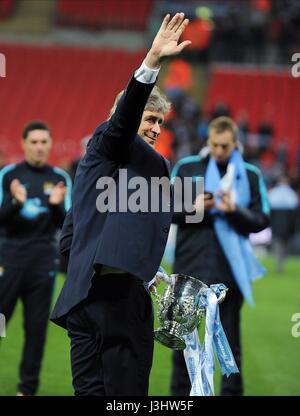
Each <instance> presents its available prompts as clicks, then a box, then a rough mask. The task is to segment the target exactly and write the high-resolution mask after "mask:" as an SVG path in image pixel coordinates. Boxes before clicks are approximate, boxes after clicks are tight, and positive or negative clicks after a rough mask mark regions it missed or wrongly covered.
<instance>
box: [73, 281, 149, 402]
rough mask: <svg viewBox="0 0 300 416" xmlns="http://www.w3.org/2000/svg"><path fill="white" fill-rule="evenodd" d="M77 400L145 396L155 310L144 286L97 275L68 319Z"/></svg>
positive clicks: (138, 282)
mask: <svg viewBox="0 0 300 416" xmlns="http://www.w3.org/2000/svg"><path fill="white" fill-rule="evenodd" d="M66 325H67V330H68V335H69V337H70V341H71V366H72V377H73V387H74V391H75V395H76V396H121V395H122V396H146V395H147V394H148V383H149V375H150V370H151V366H152V358H153V346H154V331H153V308H152V301H151V297H150V294H149V292H148V291H147V289H146V288H145V287H144V284H143V282H142V280H140V279H137V278H136V277H134V276H132V275H129V274H109V275H96V276H95V277H94V278H93V285H92V288H91V290H90V292H89V295H88V297H87V299H85V300H84V301H83V302H81V303H80V304H79V305H78V306H77V307H75V309H73V310H72V311H71V312H70V313H69V314H68V316H67V320H66Z"/></svg>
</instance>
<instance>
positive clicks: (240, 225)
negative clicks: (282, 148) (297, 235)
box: [227, 173, 270, 235]
mask: <svg viewBox="0 0 300 416" xmlns="http://www.w3.org/2000/svg"><path fill="white" fill-rule="evenodd" d="M250 191H251V202H250V205H249V208H239V207H238V208H237V210H236V211H235V212H232V213H230V214H227V219H228V221H229V223H230V225H231V226H232V227H233V228H234V229H235V230H236V231H237V232H238V233H240V234H244V235H247V234H249V233H257V232H259V231H262V230H263V229H265V228H266V227H268V226H269V224H270V210H269V205H268V201H267V192H266V188H265V185H264V181H263V178H262V175H261V173H259V174H253V177H252V180H251V181H250Z"/></svg>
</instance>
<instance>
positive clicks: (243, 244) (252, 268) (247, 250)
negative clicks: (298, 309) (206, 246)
mask: <svg viewBox="0 0 300 416" xmlns="http://www.w3.org/2000/svg"><path fill="white" fill-rule="evenodd" d="M204 180H205V190H207V191H209V192H212V193H213V194H214V195H215V193H216V192H218V191H220V190H223V191H227V192H228V191H230V192H231V196H232V197H233V198H234V200H235V203H236V205H237V206H239V207H241V208H247V207H248V206H249V204H250V186H249V181H248V177H247V172H246V169H245V166H244V161H243V158H242V156H241V155H240V153H239V151H238V150H234V151H233V152H232V154H231V157H230V160H229V163H228V167H227V173H226V175H225V176H224V177H223V178H221V175H220V172H219V169H218V166H217V163H216V161H215V159H213V158H212V157H211V158H210V159H209V163H208V166H207V169H206V173H205V178H204ZM216 199H217V198H216ZM217 202H218V200H217ZM211 213H212V215H213V216H214V229H215V232H216V235H217V238H218V240H219V243H220V245H221V247H222V250H223V252H224V254H225V256H226V259H227V260H228V262H229V265H230V267H231V270H232V274H233V276H234V278H235V280H236V283H237V285H238V287H239V289H240V291H241V293H242V294H243V296H244V298H245V299H246V301H247V302H248V303H249V304H250V305H251V306H253V305H254V302H253V296H252V281H253V280H256V279H258V278H259V277H261V276H263V275H264V274H265V269H264V268H263V267H262V265H261V264H260V263H259V261H258V260H257V259H256V257H255V255H254V253H253V250H252V247H251V245H250V242H249V239H248V238H247V237H244V236H242V235H240V234H238V233H237V232H236V231H235V230H234V229H233V228H232V226H231V225H230V224H229V222H228V221H227V219H226V216H225V214H224V213H223V212H221V211H219V210H217V209H214V210H211Z"/></svg>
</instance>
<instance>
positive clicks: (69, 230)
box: [59, 208, 73, 259]
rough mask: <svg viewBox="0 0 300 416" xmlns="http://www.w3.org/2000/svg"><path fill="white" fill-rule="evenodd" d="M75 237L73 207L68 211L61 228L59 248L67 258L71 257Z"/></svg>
mask: <svg viewBox="0 0 300 416" xmlns="http://www.w3.org/2000/svg"><path fill="white" fill-rule="evenodd" d="M72 239H73V214H72V208H71V209H70V210H69V211H68V212H67V215H66V217H65V220H64V223H63V227H62V230H61V235H60V240H59V248H60V253H61V255H62V256H64V257H65V258H67V259H68V258H69V256H70V250H71V245H72Z"/></svg>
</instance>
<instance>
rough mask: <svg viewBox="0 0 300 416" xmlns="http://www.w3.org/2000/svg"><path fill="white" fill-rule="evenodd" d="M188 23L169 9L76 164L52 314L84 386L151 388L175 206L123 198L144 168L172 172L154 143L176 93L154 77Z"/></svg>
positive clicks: (93, 390) (142, 391)
mask: <svg viewBox="0 0 300 416" xmlns="http://www.w3.org/2000/svg"><path fill="white" fill-rule="evenodd" d="M187 24H188V20H187V19H185V18H184V14H183V13H177V14H176V15H175V16H174V17H173V18H172V19H170V16H169V15H167V16H166V17H165V18H164V20H163V22H162V25H161V27H160V29H159V31H158V33H157V35H156V37H155V39H154V41H153V44H152V46H151V48H150V50H149V52H148V54H147V55H146V58H145V60H144V62H143V64H142V65H141V67H140V68H139V69H138V70H137V71H135V73H134V76H133V77H132V79H131V80H130V82H129V84H128V86H127V88H126V90H125V91H124V92H123V93H122V94H119V96H118V97H117V102H116V103H115V105H114V107H113V109H112V113H113V114H111V117H110V119H109V120H108V121H107V122H105V123H103V124H101V125H100V126H99V127H98V128H97V129H96V131H95V133H94V135H93V137H92V139H91V140H90V142H89V144H88V147H87V152H86V155H85V156H84V157H83V158H82V160H81V161H80V163H79V166H78V169H77V172H76V177H75V182H74V192H73V206H72V210H71V211H70V212H69V213H68V215H67V218H66V221H65V224H64V228H63V232H62V237H61V251H62V252H63V253H64V254H65V255H67V256H69V266H68V277H67V280H66V282H65V285H64V287H63V289H62V292H61V294H60V297H59V299H58V301H57V304H56V306H55V309H54V311H53V314H52V320H53V321H54V322H55V323H57V324H58V325H61V326H63V327H65V328H67V330H68V334H69V337H70V339H71V364H72V375H73V386H74V389H75V394H76V395H97V396H103V395H106V396H111V395H147V392H148V380H149V374H150V369H151V365H152V354H153V315H152V304H151V298H150V296H149V292H147V290H145V284H146V286H147V283H148V282H149V281H151V279H152V278H153V277H154V276H155V274H156V272H157V269H158V267H159V264H160V261H161V258H162V255H163V252H164V248H165V245H166V241H167V237H168V232H169V227H170V223H171V219H172V213H171V212H170V211H171V209H170V210H169V212H163V211H167V210H162V209H160V210H159V212H151V210H149V209H146V210H145V209H141V210H140V212H135V213H134V212H130V210H126V209H125V210H122V209H121V205H122V206H124V202H125V205H126V206H127V202H128V203H129V202H130V197H131V196H132V189H131V190H130V189H127V188H129V187H128V180H129V181H130V180H131V179H133V178H136V177H138V178H139V179H143V181H144V183H146V185H150V183H151V179H152V178H153V177H159V178H162V177H167V178H169V168H168V164H167V162H166V160H165V159H164V158H163V157H162V156H161V155H159V154H158V153H157V152H156V151H155V149H154V147H155V143H156V140H157V138H158V136H159V133H160V125H161V124H162V122H163V120H164V115H165V114H166V113H167V112H168V110H169V103H168V101H167V100H166V98H165V97H164V96H163V95H162V94H161V93H160V92H159V90H158V88H156V87H154V84H155V81H156V78H157V74H158V71H159V68H160V65H161V61H162V58H164V57H166V56H172V55H176V54H178V53H180V52H181V51H182V50H183V49H184V48H185V47H186V46H187V45H189V44H190V42H189V41H185V42H182V43H179V42H178V41H179V38H180V35H181V34H182V32H183V31H184V29H185V27H186V26H187ZM124 172H126V175H127V176H126V177H127V182H126V183H125V184H124V181H123V179H122V178H121V176H122V175H123V173H124ZM105 178H106V179H107V178H110V179H111V184H112V185H111V187H109V186H108V188H109V189H110V190H111V194H109V195H108V197H111V196H112V195H113V196H114V195H115V196H116V198H117V200H116V201H114V203H115V204H116V205H117V206H118V208H119V209H117V210H113V209H112V207H110V208H109V209H108V212H107V211H106V212H103V211H104V210H103V205H104V203H101V202H99V201H100V199H101V194H100V195H99V189H100V182H101V180H102V179H105ZM114 189H115V190H116V192H115V194H114V193H113V192H112V191H113V190H114ZM127 191H128V198H125V201H124V198H122V195H125V194H126V193H127ZM161 196H162V195H161ZM99 198H100V199H99ZM129 205H130V204H129ZM99 211H100V212H99ZM113 211H116V212H113ZM124 211H126V212H124Z"/></svg>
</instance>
